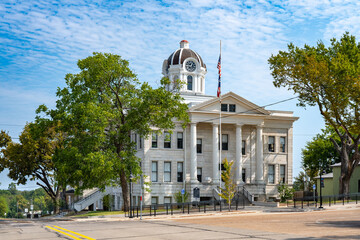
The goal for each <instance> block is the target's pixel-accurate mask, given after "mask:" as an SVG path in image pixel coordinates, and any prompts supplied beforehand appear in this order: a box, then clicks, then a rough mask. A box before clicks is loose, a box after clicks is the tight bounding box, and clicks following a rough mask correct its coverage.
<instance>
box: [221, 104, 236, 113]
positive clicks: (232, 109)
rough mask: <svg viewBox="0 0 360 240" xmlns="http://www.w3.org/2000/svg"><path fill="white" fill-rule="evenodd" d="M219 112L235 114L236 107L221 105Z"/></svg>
mask: <svg viewBox="0 0 360 240" xmlns="http://www.w3.org/2000/svg"><path fill="white" fill-rule="evenodd" d="M221 111H222V112H236V105H235V104H226V103H222V104H221Z"/></svg>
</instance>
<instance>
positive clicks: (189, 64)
mask: <svg viewBox="0 0 360 240" xmlns="http://www.w3.org/2000/svg"><path fill="white" fill-rule="evenodd" d="M185 68H186V70H188V71H189V72H193V71H195V69H196V64H195V63H194V62H193V61H187V62H186V64H185Z"/></svg>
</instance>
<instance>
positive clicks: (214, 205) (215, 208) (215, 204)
mask: <svg viewBox="0 0 360 240" xmlns="http://www.w3.org/2000/svg"><path fill="white" fill-rule="evenodd" d="M214 211H215V212H216V200H214Z"/></svg>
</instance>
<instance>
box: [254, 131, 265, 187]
mask: <svg viewBox="0 0 360 240" xmlns="http://www.w3.org/2000/svg"><path fill="white" fill-rule="evenodd" d="M262 130H263V129H262V125H258V126H257V127H256V181H255V182H256V183H264V169H263V163H264V154H263V147H264V146H263V138H262V137H263V136H262V135H263V134H262V132H263V131H262Z"/></svg>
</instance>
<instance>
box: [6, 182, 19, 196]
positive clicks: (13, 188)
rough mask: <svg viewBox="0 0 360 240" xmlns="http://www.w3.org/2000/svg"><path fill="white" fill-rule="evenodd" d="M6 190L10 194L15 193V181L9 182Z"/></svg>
mask: <svg viewBox="0 0 360 240" xmlns="http://www.w3.org/2000/svg"><path fill="white" fill-rule="evenodd" d="M8 190H9V192H10V193H11V194H12V195H15V194H16V193H17V190H16V184H15V183H10V184H9V187H8Z"/></svg>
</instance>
